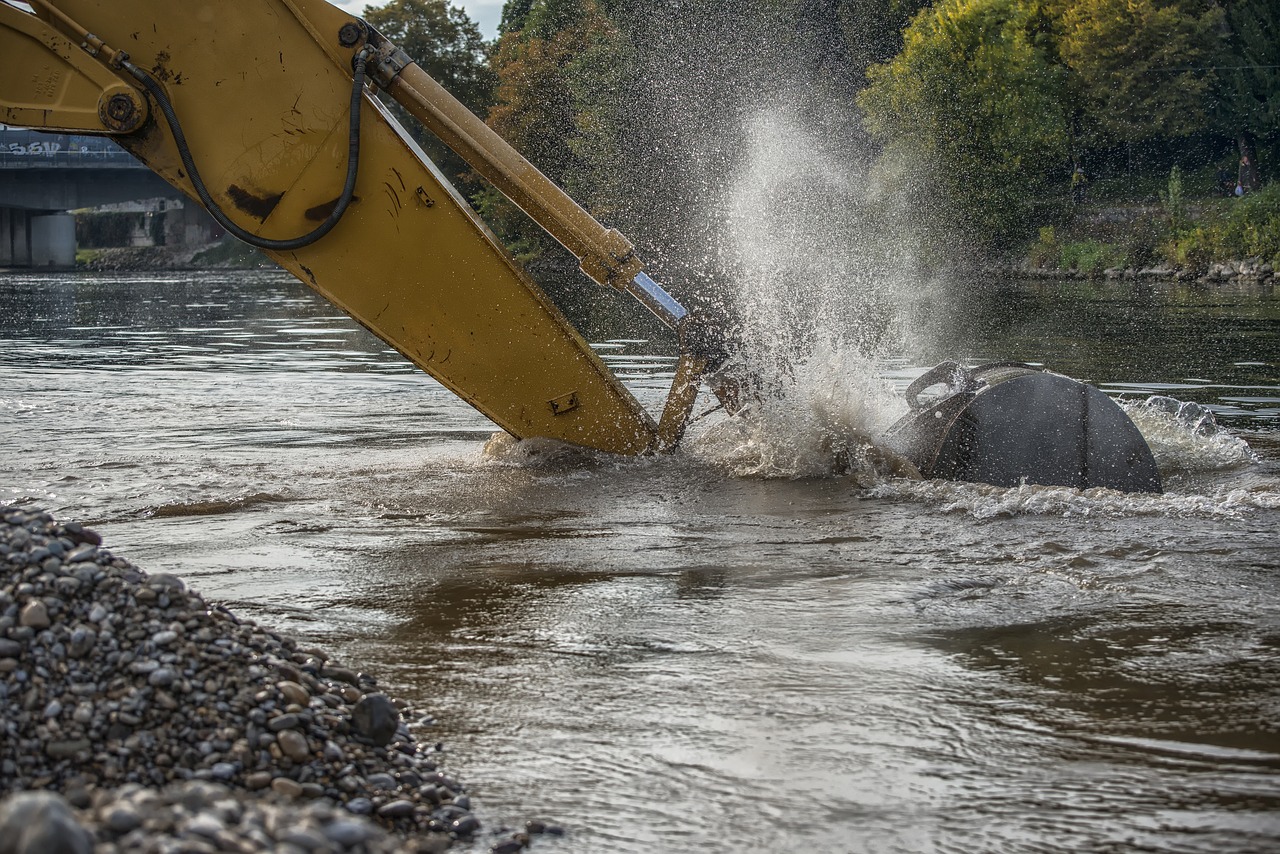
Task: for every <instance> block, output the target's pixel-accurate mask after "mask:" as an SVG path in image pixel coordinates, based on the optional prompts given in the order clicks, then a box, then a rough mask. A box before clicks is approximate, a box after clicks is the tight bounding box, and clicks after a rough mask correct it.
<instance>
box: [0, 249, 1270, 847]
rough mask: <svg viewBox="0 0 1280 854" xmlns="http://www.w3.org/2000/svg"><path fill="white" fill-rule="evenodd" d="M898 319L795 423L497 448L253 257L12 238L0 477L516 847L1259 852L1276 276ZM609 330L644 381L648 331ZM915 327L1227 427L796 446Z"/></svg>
mask: <svg viewBox="0 0 1280 854" xmlns="http://www.w3.org/2000/svg"><path fill="white" fill-rule="evenodd" d="M926 314H927V315H928V313H926ZM928 316H932V317H934V318H935V320H934V321H933V323H932V328H930V329H928V334H923V335H921V336H919V341H918V346H916V347H915V348H914V349H911V350H904V351H903V353H902V354H901V355H899V357H898V358H896V359H894V360H890V361H887V362H884V363H883V364H881V365H879V366H878V367H877V368H876V370H875V371H874V376H862V377H859V378H856V379H855V378H852V377H850V378H849V379H848V383H847V384H846V385H844V386H841V379H840V377H839V376H832V375H831V371H830V370H829V369H830V367H831V365H832V364H835V365H836V367H837V368H838V367H840V365H839V360H838V359H832V358H829V359H827V360H826V366H827V374H826V375H825V376H826V379H824V380H822V381H821V382H815V383H814V385H815V387H821V388H822V389H825V391H824V394H825V397H823V398H822V399H823V400H824V401H825V403H823V405H822V406H817V407H813V408H811V409H812V411H810V412H796V411H793V412H792V413H791V414H792V415H793V416H794V420H792V421H788V419H787V418H778V419H775V420H774V421H773V423H771V424H769V425H767V429H761V430H758V431H752V430H744V429H742V428H739V427H736V426H735V425H733V424H731V423H727V422H724V421H723V420H717V419H718V418H719V416H718V415H712V416H709V417H707V418H705V419H703V420H702V421H699V422H698V423H697V424H696V425H695V428H694V431H693V435H692V436H691V437H690V439H689V441H687V442H686V445H685V447H684V449H683V450H682V451H680V452H679V453H676V454H675V455H673V456H670V457H663V458H656V459H643V460H628V459H612V458H601V457H593V456H589V455H581V454H573V453H568V452H565V451H564V450H563V449H556V448H551V447H545V446H538V445H536V444H534V445H532V446H530V445H522V446H515V447H512V446H510V445H509V444H505V443H503V442H501V441H495V442H492V443H491V442H490V437H491V436H492V435H493V427H492V426H491V425H490V424H489V423H488V422H486V421H485V419H483V418H482V417H481V416H479V415H478V414H476V413H475V412H474V411H472V410H471V409H469V408H468V407H466V406H465V405H464V404H462V403H460V402H459V401H458V400H456V399H455V398H453V397H452V396H451V395H450V394H449V393H447V392H446V391H444V390H443V389H442V388H441V387H440V386H438V385H436V384H435V383H434V382H432V381H430V380H429V379H428V378H426V377H425V376H423V375H421V374H418V373H416V372H415V371H414V370H413V369H412V368H411V367H410V366H408V365H407V364H406V363H405V362H404V361H403V360H402V359H400V358H399V357H398V356H397V355H396V354H394V353H392V352H389V351H388V350H387V349H386V347H385V346H384V345H382V344H381V343H380V342H378V341H376V340H375V339H373V338H372V337H370V336H369V335H368V334H367V333H365V332H364V331H362V330H361V329H359V328H357V327H356V326H355V325H354V324H353V323H352V322H350V321H349V320H347V319H345V318H344V317H342V316H340V315H338V313H337V312H335V311H334V310H333V309H331V308H330V307H329V306H328V305H327V304H325V303H324V302H322V301H321V300H319V299H318V298H316V297H314V296H312V295H311V294H310V293H309V292H308V291H306V290H305V289H304V288H302V287H301V286H300V285H298V284H296V283H294V282H293V281H292V280H291V279H289V278H287V277H285V276H283V275H281V274H278V273H268V272H263V273H251V274H244V273H200V274H156V275H137V274H133V275H129V276H124V275H119V276H115V275H92V276H89V275H85V276H80V275H65V274H60V275H44V276H41V275H24V276H17V275H7V276H5V277H3V278H0V337H2V339H3V345H2V347H3V349H2V350H0V501H4V502H18V503H22V504H30V505H34V506H40V507H44V508H48V509H50V510H52V511H53V512H55V513H56V514H58V515H59V516H62V517H65V518H70V519H77V520H81V521H84V522H87V523H90V524H92V525H93V526H94V527H96V528H97V529H99V530H100V531H101V532H102V533H103V535H104V536H105V538H106V540H107V543H108V546H109V547H111V548H112V549H113V550H114V551H115V552H116V553H118V554H121V555H124V556H126V557H128V558H130V559H132V560H133V561H135V562H136V563H138V564H139V565H140V566H142V567H143V568H144V569H147V570H149V571H152V572H158V571H166V572H175V573H178V574H181V575H182V576H184V577H185V578H187V579H188V580H189V582H190V583H191V584H192V585H193V586H194V587H196V588H197V589H199V590H200V591H202V592H203V593H204V594H205V595H206V596H209V597H212V598H215V599H219V600H222V601H225V602H228V603H229V604H231V605H232V606H233V607H234V608H236V609H237V610H239V611H240V612H242V613H247V614H249V615H250V616H252V617H254V618H256V619H258V620H260V621H262V622H265V623H268V624H271V625H273V626H275V627H277V628H279V629H281V630H283V631H286V632H289V633H291V634H294V635H296V636H299V637H301V638H304V639H306V640H309V641H312V642H315V643H317V644H320V645H322V646H324V647H326V648H328V649H329V650H330V651H331V652H332V653H334V654H335V655H337V656H338V657H340V658H342V659H344V660H346V661H347V662H349V663H352V664H354V665H356V666H358V667H362V668H366V669H368V670H369V671H371V672H374V673H376V674H378V675H379V676H380V677H381V678H382V681H383V684H384V685H386V686H387V688H388V690H390V691H392V692H393V693H396V694H399V695H401V696H405V697H407V698H409V699H411V700H412V701H414V703H415V705H416V707H417V708H418V709H420V710H421V712H422V713H423V714H429V715H430V716H431V717H432V718H433V720H432V721H430V722H424V724H423V726H422V728H421V729H420V730H419V734H420V736H421V737H422V738H425V739H427V740H430V741H435V740H439V741H441V742H443V744H444V756H445V762H446V766H447V767H448V768H449V770H450V771H451V772H453V773H454V774H456V775H457V776H458V777H459V778H461V779H462V780H464V781H466V782H467V783H468V784H469V786H470V787H471V789H472V791H473V793H474V796H475V797H474V800H475V802H476V803H477V806H478V810H479V813H478V814H479V815H480V817H481V818H482V820H484V821H485V822H486V825H487V826H488V827H490V828H496V827H499V826H502V825H504V824H506V825H509V826H518V825H519V824H520V823H522V822H523V821H524V820H525V819H529V818H539V819H544V820H549V821H555V822H559V823H561V824H563V825H564V826H565V827H566V828H567V829H568V834H567V835H566V836H565V837H563V838H559V839H552V838H544V839H540V840H538V841H537V842H536V844H535V847H534V850H536V851H544V852H548V854H567V852H601V851H610V852H614V851H617V852H695V851H697V852H705V851H717V852H718V851H724V852H728V851H745V850H752V851H770V852H836V851H840V852H863V851H875V852H889V851H902V852H918V851H956V852H974V851H993V852H996V851H999V852H1004V851H1062V850H1074V851H1132V850H1159V851H1205V852H1209V851H1213V852H1221V851H1262V850H1277V848H1280V583H1278V581H1280V579H1278V574H1280V545H1278V544H1277V536H1276V532H1277V523H1278V522H1280V433H1278V432H1277V423H1278V420H1277V419H1278V418H1280V298H1277V297H1276V295H1275V294H1274V293H1272V291H1271V290H1270V289H1265V288H1258V287H1255V288H1252V289H1247V288H1238V289H1231V288H1197V287H1191V286H1185V285H1177V284H1173V283H1168V284H1157V285H1150V286H1146V287H1139V286H1136V285H1134V284H1131V283H1112V284H1108V285H1106V286H1102V285H1091V284H1062V283H1048V284H1031V283H1029V284H1023V285H1009V286H1001V287H995V286H992V287H989V288H985V289H977V290H976V291H974V292H973V293H972V294H971V295H970V296H968V297H967V298H966V302H965V305H964V310H963V311H938V312H934V313H932V314H931V315H928ZM944 317H945V318H947V320H946V322H943V321H941V320H938V319H937V318H944ZM920 325H921V326H922V327H928V326H929V325H930V323H929V321H927V320H921V321H920ZM599 347H600V352H601V354H602V355H603V356H604V357H605V358H606V360H607V361H609V362H610V363H611V364H612V365H613V367H614V368H615V369H616V370H617V371H618V372H619V373H620V374H621V375H622V376H623V377H624V378H625V381H626V382H627V383H628V385H629V386H630V387H631V388H632V389H633V390H634V391H635V392H636V393H637V395H638V396H639V397H640V398H641V399H642V401H644V402H645V403H646V404H648V405H652V406H656V405H657V404H658V403H659V402H660V400H661V398H662V395H663V393H664V389H665V385H664V384H665V383H669V381H670V370H671V367H672V361H673V360H672V358H671V355H670V352H669V347H668V346H667V345H666V344H664V343H662V342H656V341H655V342H653V343H646V342H643V341H635V340H617V339H615V340H606V339H605V338H600V339H599ZM944 357H960V358H965V359H968V360H969V361H971V362H977V361H981V360H984V359H1022V360H1031V361H1039V362H1044V363H1047V364H1049V365H1051V366H1052V367H1054V368H1055V369H1058V370H1060V371H1062V372H1064V373H1068V374H1071V375H1074V376H1077V377H1081V378H1086V379H1089V380H1090V381H1092V382H1094V383H1096V384H1098V385H1100V386H1101V387H1103V388H1104V389H1105V390H1107V391H1108V392H1110V393H1113V394H1116V395H1120V396H1123V397H1126V398H1128V399H1130V400H1132V401H1142V400H1144V399H1145V398H1146V397H1148V396H1149V395H1151V394H1163V395H1170V396H1173V397H1176V398H1178V399H1180V400H1183V401H1195V402H1197V403H1199V404H1201V405H1202V406H1204V407H1205V408H1207V409H1208V410H1211V411H1213V412H1214V413H1215V414H1216V415H1217V417H1218V420H1219V423H1220V424H1221V426H1222V428H1223V429H1222V430H1221V431H1220V432H1218V433H1216V434H1214V433H1211V432H1210V431H1208V430H1206V429H1204V428H1203V427H1202V428H1201V430H1200V431H1199V432H1197V431H1196V430H1194V429H1192V426H1190V425H1187V424H1184V423H1182V422H1178V421H1175V420H1173V419H1171V418H1170V417H1169V416H1167V415H1162V414H1160V412H1158V411H1155V410H1153V409H1148V408H1146V407H1142V406H1140V405H1137V406H1135V408H1134V417H1135V420H1136V421H1137V423H1138V424H1139V426H1140V428H1141V429H1142V430H1143V432H1144V433H1145V434H1146V435H1147V436H1148V439H1149V441H1150V443H1151V444H1152V446H1153V449H1154V451H1155V453H1156V455H1157V458H1158V460H1159V462H1160V465H1161V468H1162V472H1163V474H1164V476H1165V479H1166V484H1167V486H1168V487H1169V492H1168V494H1166V495H1164V496H1132V497H1126V496H1119V495H1115V494H1107V493H1101V492H1099V493H1092V494H1081V493H1078V492H1075V491H1072V490H1066V489H1047V488H1038V487H1024V488H1021V489H1010V490H1002V489H994V488H991V487H983V486H975V485H965V484H940V483H920V482H916V481H908V480H901V479H895V478H892V477H887V476H884V475H880V474H878V473H877V472H876V471H875V467H874V465H871V464H870V463H868V464H867V465H864V466H862V467H859V466H857V465H855V466H854V467H853V471H852V473H848V471H847V467H846V468H844V469H842V468H840V467H838V466H832V465H831V460H830V459H827V458H825V457H824V456H823V454H824V453H825V451H824V449H825V448H828V447H829V445H830V442H829V441H828V442H825V443H824V441H823V440H824V437H825V438H826V439H829V438H830V431H831V430H833V429H839V427H840V425H842V424H848V423H852V422H857V423H858V424H861V425H863V426H866V425H867V424H870V423H872V422H874V423H882V422H883V421H884V420H885V419H887V418H889V417H891V416H892V415H893V414H895V407H900V406H901V404H900V402H898V401H897V400H896V398H895V397H894V395H893V389H895V388H897V389H900V388H901V387H902V386H903V385H904V384H905V383H906V382H908V381H909V380H910V378H911V377H913V376H916V375H918V374H919V373H920V371H921V369H922V368H923V367H924V366H926V365H927V364H929V363H930V362H931V361H932V360H935V359H940V358H944ZM816 361H819V362H820V361H822V360H821V359H817V360H816ZM837 373H838V372H837ZM799 375H800V376H799V379H798V380H797V382H800V383H802V384H803V383H804V382H806V381H807V380H806V378H805V375H804V371H800V372H799ZM842 389H843V390H842ZM810 399H811V400H812V399H814V398H812V396H811V398H810ZM823 407H825V409H823ZM700 408H701V404H700ZM818 410H822V411H821V412H819V413H818V415H814V412H817V411H818ZM833 412H834V414H833ZM851 413H852V414H851ZM819 415H820V416H821V417H819ZM833 424H834V425H835V426H834V427H833V426H832V425H833ZM814 425H819V426H818V427H815V426H814ZM822 425H825V426H822ZM824 430H825V431H826V433H825V434H823V431H824ZM788 431H790V432H789V433H788ZM815 431H816V432H815ZM819 434H822V435H819Z"/></svg>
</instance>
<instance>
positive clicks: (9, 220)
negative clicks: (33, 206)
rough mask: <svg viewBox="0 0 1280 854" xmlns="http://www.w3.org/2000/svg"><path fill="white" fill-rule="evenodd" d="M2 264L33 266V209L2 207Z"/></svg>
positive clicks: (0, 263) (0, 214) (0, 259)
mask: <svg viewBox="0 0 1280 854" xmlns="http://www.w3.org/2000/svg"><path fill="white" fill-rule="evenodd" d="M0 266H5V267H30V266H31V211H26V210H22V209H21V208H0Z"/></svg>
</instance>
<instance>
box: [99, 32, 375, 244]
mask: <svg viewBox="0 0 1280 854" xmlns="http://www.w3.org/2000/svg"><path fill="white" fill-rule="evenodd" d="M369 52H370V48H367V47H366V48H364V49H362V50H361V51H360V52H359V53H358V54H356V57H355V68H354V76H353V77H352V81H351V116H350V121H349V128H350V130H349V135H348V138H347V180H346V183H345V184H344V185H343V187H342V194H341V195H340V196H339V197H338V201H337V204H335V205H334V208H333V210H332V211H331V212H330V213H329V216H327V217H326V218H325V220H324V222H322V223H320V224H319V225H318V226H316V227H315V229H314V230H312V231H309V232H307V233H306V234H304V235H302V236H300V237H293V238H290V239H288V240H273V239H271V238H269V237H259V236H258V235H256V234H253V233H251V232H249V231H246V230H245V229H243V228H241V227H240V226H238V225H236V224H235V223H234V222H232V221H231V219H230V218H229V217H228V216H227V215H226V213H224V212H223V210H222V207H221V206H220V205H219V204H218V203H217V202H216V201H215V200H214V198H213V196H212V195H211V194H210V193H209V189H208V187H206V186H205V183H204V180H203V179H202V178H201V177H200V170H198V169H197V168H196V164H195V160H193V159H192V157H191V148H190V147H189V146H188V145H187V137H186V135H185V134H184V133H183V132H182V124H181V123H180V122H179V121H178V116H177V113H175V112H174V110H173V104H172V103H171V102H170V101H169V95H168V93H167V92H165V90H164V87H163V86H161V85H160V83H159V82H158V81H157V80H156V79H155V78H154V77H152V76H151V75H150V74H148V73H147V72H145V71H143V70H142V69H141V68H139V67H138V66H136V65H134V64H133V63H132V62H129V60H127V59H122V60H121V61H120V66H121V67H122V68H124V69H125V70H126V71H128V72H129V73H130V74H131V75H133V76H134V77H135V78H136V79H137V80H138V82H139V83H141V84H142V85H143V87H144V88H145V89H146V90H147V92H149V93H150V94H151V97H152V98H154V99H155V102H156V105H157V106H159V107H160V112H161V113H163V114H164V119H165V121H166V122H167V123H168V125H169V131H170V133H172V134H173V141H174V144H175V145H177V147H178V156H179V157H181V158H182V165H183V166H184V167H185V168H186V170H187V176H188V177H189V178H190V179H191V186H192V187H194V188H195V191H196V194H197V195H198V196H199V197H200V202H201V204H203V205H204V206H205V208H206V209H207V210H208V211H209V214H210V215H211V216H212V217H213V218H214V220H216V221H217V223H218V225H220V226H222V227H223V228H225V229H226V230H227V231H228V232H229V233H230V234H232V235H233V236H235V237H238V238H239V239H240V240H243V241H244V242H245V243H248V244H250V245H251V246H256V247H258V248H259V249H270V250H273V251H277V252H288V251H291V250H294V249H301V248H302V247H304V246H310V245H311V244H312V243H315V242H316V241H317V240H319V239H320V238H322V237H324V236H325V235H326V234H328V233H329V232H330V231H332V230H333V227H334V226H335V225H337V224H338V220H340V219H342V215H343V214H344V213H345V212H346V210H347V206H348V205H349V204H351V199H352V198H353V196H354V194H355V189H356V174H357V172H358V170H359V168H360V98H361V95H362V94H363V90H364V77H365V63H366V62H367V60H368V56H369Z"/></svg>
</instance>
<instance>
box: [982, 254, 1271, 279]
mask: <svg viewBox="0 0 1280 854" xmlns="http://www.w3.org/2000/svg"><path fill="white" fill-rule="evenodd" d="M991 272H1003V273H1006V274H1007V273H1008V272H1010V270H1008V269H1005V270H992V271H991ZM1011 272H1012V273H1013V274H1014V275H1015V276H1019V277H1025V278H1031V279H1130V280H1134V279H1141V280H1148V281H1164V282H1169V281H1179V282H1182V281H1190V282H1198V283H1201V284H1215V283H1225V282H1239V283H1242V284H1267V283H1273V282H1275V281H1276V278H1277V277H1276V272H1275V269H1274V268H1273V267H1272V266H1271V265H1270V264H1265V263H1263V262H1262V261H1259V260H1257V259H1250V260H1245V261H1227V262H1225V263H1221V264H1210V265H1208V266H1207V267H1206V268H1204V269H1202V270H1189V269H1184V268H1174V267H1164V266H1155V267H1143V268H1141V269H1138V268H1134V267H1128V268H1121V267H1109V268H1107V269H1105V270H1077V269H1075V268H1067V269H1062V268H1057V267H1036V266H1034V265H1032V264H1031V263H1029V262H1027V261H1025V260H1024V261H1022V262H1021V263H1019V264H1016V265H1014V266H1013V268H1012V271H1011Z"/></svg>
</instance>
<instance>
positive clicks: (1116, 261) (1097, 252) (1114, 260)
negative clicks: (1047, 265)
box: [1058, 240, 1125, 276]
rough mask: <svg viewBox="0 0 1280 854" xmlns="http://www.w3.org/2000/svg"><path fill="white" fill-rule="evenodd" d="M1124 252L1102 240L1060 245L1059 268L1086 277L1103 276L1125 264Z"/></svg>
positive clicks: (1079, 241) (1078, 241)
mask: <svg viewBox="0 0 1280 854" xmlns="http://www.w3.org/2000/svg"><path fill="white" fill-rule="evenodd" d="M1124 260H1125V259H1124V251H1123V250H1121V249H1120V248H1119V247H1117V246H1113V245H1111V244H1110V243H1103V242H1102V241H1101V240H1077V241H1071V242H1064V243H1062V244H1060V250H1059V254H1058V266H1059V267H1060V268H1062V269H1064V270H1071V269H1074V270H1075V271H1076V272H1078V273H1080V274H1082V275H1085V276H1096V275H1101V273H1102V271H1103V270H1105V269H1107V268H1108V267H1119V266H1122V265H1123V264H1124Z"/></svg>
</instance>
